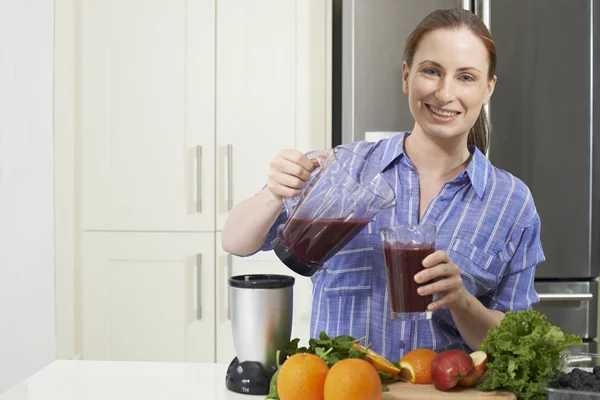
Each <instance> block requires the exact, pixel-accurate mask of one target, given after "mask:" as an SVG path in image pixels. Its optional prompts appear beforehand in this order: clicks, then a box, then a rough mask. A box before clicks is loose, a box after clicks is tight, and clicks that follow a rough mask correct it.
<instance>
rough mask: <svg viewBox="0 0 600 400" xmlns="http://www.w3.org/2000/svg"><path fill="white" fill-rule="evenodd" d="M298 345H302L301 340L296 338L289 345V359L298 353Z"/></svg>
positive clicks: (287, 353) (287, 352)
mask: <svg viewBox="0 0 600 400" xmlns="http://www.w3.org/2000/svg"><path fill="white" fill-rule="evenodd" d="M298 343H300V339H298V338H296V339H294V340H292V341H291V342H290V343H289V344H288V348H287V351H286V355H287V356H288V357H291V356H293V355H294V354H296V353H298Z"/></svg>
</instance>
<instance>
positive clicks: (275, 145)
mask: <svg viewBox="0 0 600 400" xmlns="http://www.w3.org/2000/svg"><path fill="white" fill-rule="evenodd" d="M327 3H328V2H327V1H323V0H303V1H296V0H260V1H256V0H246V1H240V0H218V7H217V74H216V79H217V80H216V88H217V89H216V90H217V99H216V107H217V108H216V133H217V134H216V146H217V152H216V171H217V176H216V191H217V192H216V199H217V203H216V213H217V222H216V224H217V227H216V229H217V230H221V228H222V227H223V225H224V223H225V220H226V218H227V212H228V211H229V210H230V208H231V206H232V205H234V204H236V203H237V202H239V201H241V200H243V199H246V198H248V197H250V196H252V195H254V194H256V193H257V192H258V191H260V189H261V188H262V187H263V186H264V185H265V184H266V181H267V173H268V169H269V162H270V161H271V159H272V158H273V157H275V155H276V154H277V153H278V152H279V151H280V150H281V149H287V148H293V149H298V150H301V151H309V150H313V149H325V147H326V146H327V144H328V141H327V140H326V134H327V133H328V132H329V130H328V129H327V127H326V124H327V121H328V120H327V118H326V110H327V109H328V107H327V104H328V103H327V86H326V76H327V69H326V65H327V59H328V58H327V51H326V43H327V18H326V17H327Z"/></svg>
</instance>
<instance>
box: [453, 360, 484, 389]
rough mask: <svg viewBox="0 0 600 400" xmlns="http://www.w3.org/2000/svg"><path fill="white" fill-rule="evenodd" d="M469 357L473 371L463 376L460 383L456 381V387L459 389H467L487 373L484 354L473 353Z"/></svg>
mask: <svg viewBox="0 0 600 400" xmlns="http://www.w3.org/2000/svg"><path fill="white" fill-rule="evenodd" d="M469 355H470V356H471V359H472V360H473V369H472V370H471V372H469V373H468V374H466V375H465V376H463V377H462V379H461V380H460V381H458V386H460V387H469V386H473V385H475V384H476V383H477V382H478V381H479V379H481V377H482V376H483V374H485V372H486V371H487V361H488V356H487V354H486V353H485V352H483V351H474V352H472V353H471V354H469Z"/></svg>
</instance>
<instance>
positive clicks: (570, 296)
mask: <svg viewBox="0 0 600 400" xmlns="http://www.w3.org/2000/svg"><path fill="white" fill-rule="evenodd" d="M538 297H539V298H540V300H543V301H590V300H592V299H593V298H594V295H593V294H591V293H538Z"/></svg>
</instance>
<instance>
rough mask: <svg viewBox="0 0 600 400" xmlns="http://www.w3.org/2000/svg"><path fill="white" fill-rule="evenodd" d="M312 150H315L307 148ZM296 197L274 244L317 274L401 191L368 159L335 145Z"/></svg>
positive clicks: (297, 266)
mask: <svg viewBox="0 0 600 400" xmlns="http://www.w3.org/2000/svg"><path fill="white" fill-rule="evenodd" d="M307 155H309V156H310V155H311V153H309V154H307ZM324 158H325V157H324V153H320V154H318V155H317V156H316V160H317V161H318V163H319V166H320V167H319V168H317V169H315V171H313V178H311V181H310V182H309V183H308V185H307V186H306V187H305V189H304V191H303V192H302V194H301V195H300V196H299V197H298V198H296V199H284V204H285V207H286V211H287V215H288V219H287V221H286V223H285V224H283V225H281V226H280V227H278V229H277V237H276V238H275V240H274V242H273V250H274V252H275V254H277V257H279V259H280V260H281V261H282V262H283V263H284V264H285V265H287V266H288V267H289V268H290V269H291V270H293V271H294V272H296V273H298V274H300V275H303V276H312V275H314V274H315V273H316V272H317V271H319V270H321V269H322V268H323V266H324V264H325V262H326V261H327V260H329V259H330V258H331V257H332V256H333V255H334V254H335V253H337V252H338V251H339V250H341V249H342V248H343V247H344V246H345V245H346V244H347V243H348V242H349V241H350V240H352V239H353V238H354V237H355V236H356V235H357V234H358V232H360V231H361V230H362V229H363V228H364V227H365V226H366V225H367V224H368V223H369V222H370V221H371V220H372V219H373V217H374V216H375V214H376V213H377V212H378V211H379V210H381V209H384V208H387V207H392V206H395V204H396V195H395V193H394V191H393V189H392V187H391V186H390V184H389V183H388V182H387V181H386V180H385V178H384V177H383V175H381V174H380V173H373V172H371V173H368V172H367V171H366V167H367V163H368V161H367V160H366V159H364V158H363V157H361V156H359V155H357V154H355V153H354V152H352V151H350V150H347V149H345V148H343V147H336V148H334V149H333V151H332V152H331V153H330V154H329V156H328V157H326V159H325V160H323V159H324Z"/></svg>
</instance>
